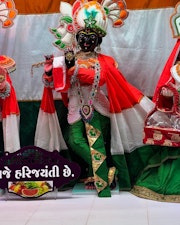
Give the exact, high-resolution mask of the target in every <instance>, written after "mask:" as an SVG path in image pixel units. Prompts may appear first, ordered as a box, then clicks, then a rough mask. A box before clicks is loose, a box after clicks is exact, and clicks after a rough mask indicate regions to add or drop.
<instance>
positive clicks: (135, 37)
mask: <svg viewBox="0 0 180 225" xmlns="http://www.w3.org/2000/svg"><path fill="white" fill-rule="evenodd" d="M14 2H15V6H16V9H17V10H18V15H17V16H16V18H15V19H14V21H13V22H14V25H13V26H12V27H10V28H2V27H1V26H0V34H1V35H0V46H1V47H0V54H1V55H8V56H10V57H11V58H13V59H14V60H15V61H16V71H14V72H13V73H12V74H11V79H12V81H13V84H14V87H15V89H16V93H17V98H18V100H19V101H34V100H40V99H41V97H42V93H43V84H42V79H41V77H42V73H43V67H42V66H41V67H39V68H34V69H33V76H32V75H31V66H32V65H33V64H36V63H39V62H42V61H44V55H48V54H54V56H60V55H62V52H60V51H59V50H58V49H56V48H55V47H54V46H53V44H52V43H53V42H54V41H55V38H54V36H53V35H52V34H51V33H50V32H49V28H53V27H57V25H58V23H59V17H60V13H59V4H60V1H59V0H58V1H57V0H53V1H51V0H46V1H42V0H36V1H31V0H26V1H22V0H14ZM177 2H178V1H172V0H164V1H158V0H151V1H150V0H149V1H147V0H141V1H140V0H139V1H134V0H133V1H132V0H127V1H126V3H127V8H128V11H129V16H128V18H127V19H126V20H125V24H124V26H123V27H121V28H117V29H116V28H113V27H112V23H111V21H109V25H108V30H107V35H106V36H105V37H104V38H103V42H102V44H101V52H102V53H103V54H106V55H110V56H112V57H114V58H115V59H116V61H117V63H118V65H119V69H120V70H121V72H122V73H123V74H124V76H125V77H126V79H127V80H128V81H129V82H130V83H131V84H133V85H134V86H135V87H137V88H138V89H140V90H141V91H142V92H143V93H144V94H145V95H147V96H153V94H154V90H155V87H156V84H157V82H158V80H159V77H160V74H161V72H162V70H163V68H164V65H165V63H166V61H167V59H168V57H169V54H170V53H171V51H172V49H173V47H174V45H175V43H176V39H173V37H172V32H171V28H170V25H169V19H170V16H171V15H172V13H173V11H174V7H175V5H176V3H177ZM59 97H60V96H59V95H58V94H56V95H55V98H59Z"/></svg>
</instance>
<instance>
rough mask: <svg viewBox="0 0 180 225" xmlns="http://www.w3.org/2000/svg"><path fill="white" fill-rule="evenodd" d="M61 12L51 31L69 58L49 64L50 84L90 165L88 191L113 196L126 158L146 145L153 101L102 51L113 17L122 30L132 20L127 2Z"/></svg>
mask: <svg viewBox="0 0 180 225" xmlns="http://www.w3.org/2000/svg"><path fill="white" fill-rule="evenodd" d="M60 12H61V14H62V16H61V18H60V24H59V26H58V28H55V29H51V30H50V31H51V32H52V33H53V34H54V35H55V37H56V38H57V40H56V41H55V42H54V45H55V46H56V47H58V48H59V49H60V50H62V51H64V56H63V57H62V56H60V57H53V56H52V64H51V63H49V60H48V61H47V63H45V72H44V82H45V83H46V84H47V83H48V82H49V84H50V83H51V82H52V81H53V87H54V89H55V90H56V91H58V92H60V93H61V95H62V100H63V101H64V104H65V105H66V106H67V108H68V115H67V120H68V123H69V135H68V140H67V142H68V146H70V149H71V150H72V151H73V152H74V153H75V154H76V155H78V156H79V157H80V158H81V159H83V160H84V161H85V162H86V163H87V165H88V174H87V178H86V179H85V181H84V185H85V188H86V189H96V190H97V193H98V196H99V197H110V196H111V189H113V188H115V186H116V176H115V174H116V172H117V176H118V174H120V173H121V172H122V171H123V170H124V168H121V156H122V155H124V153H125V152H131V151H133V150H134V149H135V148H136V147H138V146H141V145H143V144H142V133H143V126H144V118H145V116H146V115H147V112H149V110H151V109H152V107H153V103H152V102H151V101H150V100H149V99H148V98H147V97H146V96H144V95H143V94H142V93H141V91H139V90H137V89H136V88H135V87H133V86H132V85H131V84H129V83H128V82H127V81H126V79H125V78H124V76H123V75H122V74H121V72H120V71H119V69H118V65H117V62H116V61H115V60H114V59H113V58H112V57H110V56H107V55H104V54H101V53H100V44H101V42H102V39H103V37H104V36H106V34H107V32H106V31H107V23H108V18H109V19H111V20H112V23H113V26H114V27H120V26H122V25H123V24H124V20H125V19H126V18H127V16H128V12H127V10H126V4H125V2H124V1H122V0H120V1H116V2H114V1H111V0H107V1H104V2H103V3H102V4H100V3H98V2H97V1H89V2H88V1H79V0H78V1H76V2H75V3H74V4H73V6H71V5H70V4H68V3H66V2H61V3H60ZM104 86H106V90H107V94H106V93H105V92H104V91H103V90H104ZM137 131H138V132H137ZM115 158H116V159H115ZM121 170H122V171H121ZM120 171H121V172H120ZM118 178H119V177H118ZM119 179H120V178H119ZM120 182H121V180H119V183H120Z"/></svg>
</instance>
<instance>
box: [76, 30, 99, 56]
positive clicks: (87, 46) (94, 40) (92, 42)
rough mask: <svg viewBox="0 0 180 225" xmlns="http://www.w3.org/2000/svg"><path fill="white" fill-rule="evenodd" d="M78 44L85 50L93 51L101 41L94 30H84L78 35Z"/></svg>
mask: <svg viewBox="0 0 180 225" xmlns="http://www.w3.org/2000/svg"><path fill="white" fill-rule="evenodd" d="M76 39H77V42H78V45H79V46H80V48H81V49H82V51H84V52H93V51H94V49H95V48H96V47H97V46H98V44H100V43H101V41H102V38H100V37H99V36H98V35H97V34H96V33H95V32H94V31H91V30H82V31H79V32H78V34H77V35H76Z"/></svg>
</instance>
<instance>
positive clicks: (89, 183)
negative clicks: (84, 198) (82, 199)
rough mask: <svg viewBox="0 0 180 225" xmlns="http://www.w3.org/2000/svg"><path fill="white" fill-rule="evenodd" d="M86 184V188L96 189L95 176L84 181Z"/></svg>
mask: <svg viewBox="0 0 180 225" xmlns="http://www.w3.org/2000/svg"><path fill="white" fill-rule="evenodd" d="M84 184H85V189H87V190H95V189H96V187H95V185H94V178H93V177H88V178H87V179H86V180H85V181H84Z"/></svg>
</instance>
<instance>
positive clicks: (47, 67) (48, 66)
mask: <svg viewBox="0 0 180 225" xmlns="http://www.w3.org/2000/svg"><path fill="white" fill-rule="evenodd" d="M53 59H54V56H53V55H45V64H44V71H45V74H46V75H47V76H51V75H52V69H53Z"/></svg>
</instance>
